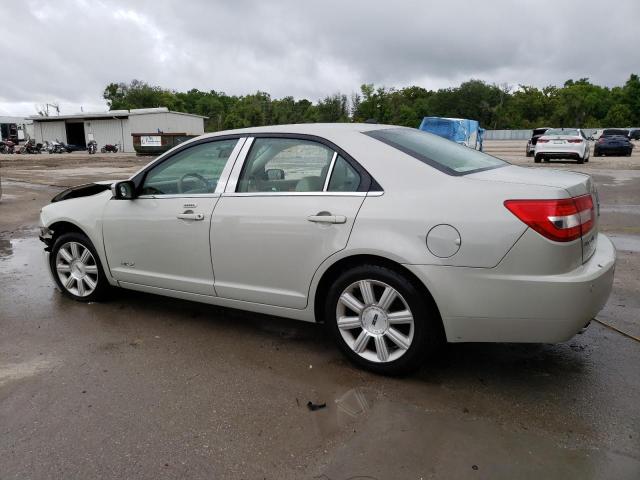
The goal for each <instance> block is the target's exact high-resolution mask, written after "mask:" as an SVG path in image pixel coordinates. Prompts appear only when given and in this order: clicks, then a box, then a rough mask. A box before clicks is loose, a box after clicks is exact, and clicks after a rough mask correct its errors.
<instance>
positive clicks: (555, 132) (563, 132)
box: [545, 128, 580, 137]
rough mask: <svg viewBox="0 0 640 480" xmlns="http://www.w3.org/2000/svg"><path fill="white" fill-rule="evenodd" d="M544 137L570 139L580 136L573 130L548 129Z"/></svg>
mask: <svg viewBox="0 0 640 480" xmlns="http://www.w3.org/2000/svg"><path fill="white" fill-rule="evenodd" d="M545 135H567V136H570V137H579V136H580V134H579V133H578V130H576V129H575V128H550V129H549V130H547V132H546V133H545Z"/></svg>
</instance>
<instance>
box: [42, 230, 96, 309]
mask: <svg viewBox="0 0 640 480" xmlns="http://www.w3.org/2000/svg"><path fill="white" fill-rule="evenodd" d="M49 267H50V268H51V273H52V275H53V278H54V280H55V282H56V284H57V285H58V287H59V288H60V290H61V291H62V293H63V294H65V295H66V296H68V297H69V298H72V299H74V300H77V301H80V302H92V301H96V300H100V299H102V298H104V297H105V295H106V293H107V292H108V290H109V283H108V282H107V279H106V278H105V274H104V270H103V269H102V264H101V263H100V258H99V257H98V254H97V253H96V250H95V248H94V246H93V244H92V243H91V240H89V238H87V236H86V235H83V234H81V233H65V234H63V235H61V236H60V237H58V239H57V240H56V241H55V242H54V244H53V247H52V248H51V253H50V255H49Z"/></svg>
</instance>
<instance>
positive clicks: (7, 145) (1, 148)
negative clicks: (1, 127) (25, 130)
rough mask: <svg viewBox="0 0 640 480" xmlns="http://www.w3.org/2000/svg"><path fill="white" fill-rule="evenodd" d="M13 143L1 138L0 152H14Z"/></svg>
mask: <svg viewBox="0 0 640 480" xmlns="http://www.w3.org/2000/svg"><path fill="white" fill-rule="evenodd" d="M15 145H16V144H15V143H13V142H12V141H11V140H2V141H0V153H8V154H11V153H14V152H15Z"/></svg>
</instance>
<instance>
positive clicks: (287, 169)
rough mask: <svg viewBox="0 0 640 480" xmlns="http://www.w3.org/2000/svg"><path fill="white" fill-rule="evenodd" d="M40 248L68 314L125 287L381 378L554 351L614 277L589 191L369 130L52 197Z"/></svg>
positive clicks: (329, 127)
mask: <svg viewBox="0 0 640 480" xmlns="http://www.w3.org/2000/svg"><path fill="white" fill-rule="evenodd" d="M41 238H42V240H43V241H44V242H45V243H46V245H47V246H46V252H47V256H48V264H49V266H50V269H51V273H52V275H53V279H54V280H55V282H56V284H57V286H58V287H59V289H60V290H61V291H62V292H63V293H64V294H65V295H67V296H68V297H71V298H73V299H75V300H80V301H94V300H98V299H100V298H103V297H104V295H105V294H106V293H107V292H108V291H109V290H112V289H113V287H122V288H128V289H132V290H137V291H141V292H150V293H155V294H159V295H166V296H170V297H176V298H182V299H188V300H193V301H198V302H205V303H210V304H215V305H221V306H225V307H232V308H239V309H243V310H248V311H252V312H260V313H265V314H272V315H279V316H283V317H289V318H293V319H298V320H304V321H309V322H320V323H325V324H326V325H327V327H328V328H329V330H330V331H331V332H332V335H333V336H334V337H335V340H336V342H337V344H338V346H339V347H340V348H341V350H342V351H343V352H344V353H345V354H346V355H347V356H348V357H349V358H350V359H351V360H353V361H354V362H355V363H357V364H359V365H360V366H362V367H364V368H367V369H370V370H373V371H375V372H379V373H385V374H398V373H402V372H406V371H408V370H411V369H414V368H416V367H417V366H419V365H420V363H421V362H422V361H423V359H424V358H425V356H426V355H429V354H432V353H434V352H435V351H437V347H438V345H439V344H441V343H442V342H444V341H448V342H561V341H565V340H567V339H569V338H571V337H572V336H573V335H574V334H575V333H576V332H578V331H580V330H581V329H582V328H583V327H585V326H586V325H587V324H588V323H589V321H590V320H591V319H592V318H593V317H594V315H596V314H597V313H598V311H599V310H600V309H601V308H602V307H603V305H604V304H605V302H606V300H607V298H608V296H609V293H610V291H611V285H612V282H613V272H614V265H615V249H614V247H613V246H612V244H611V242H610V241H609V239H608V238H607V237H605V236H604V235H602V234H599V233H598V205H597V195H596V192H595V187H594V185H593V182H592V180H591V178H590V177H589V176H588V175H582V174H578V173H569V172H556V171H552V170H548V169H545V170H544V171H541V170H533V169H526V168H520V167H516V166H512V165H510V164H508V163H506V162H504V161H503V160H500V159H497V158H495V157H492V156H489V155H486V154H484V153H481V152H478V151H475V150H472V149H469V148H466V147H463V146H459V145H456V144H455V143H453V142H450V141H448V140H444V139H441V138H439V137H437V136H434V135H431V134H429V133H426V132H421V131H418V130H415V129H410V128H399V127H394V126H384V125H371V124H314V125H284V126H274V127H261V128H251V129H244V130H234V131H227V132H218V133H215V134H208V135H204V136H201V137H199V138H196V139H193V140H191V141H189V142H186V143H184V144H181V145H179V146H177V147H175V148H174V149H172V150H170V151H169V152H167V153H166V154H164V155H162V156H161V157H159V158H158V159H156V160H155V161H153V162H152V163H150V164H149V165H147V166H146V167H144V168H143V169H142V170H141V171H139V172H138V173H137V174H135V175H134V176H133V177H131V178H130V179H129V180H125V181H121V182H116V183H113V182H99V183H96V184H90V185H84V186H80V187H76V188H72V189H69V190H67V191H65V192H63V193H61V194H60V195H58V196H57V197H56V198H54V199H53V202H52V203H51V204H50V205H47V206H46V207H44V208H43V210H42V214H41Z"/></svg>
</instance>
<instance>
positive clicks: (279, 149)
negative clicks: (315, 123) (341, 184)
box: [237, 138, 334, 192]
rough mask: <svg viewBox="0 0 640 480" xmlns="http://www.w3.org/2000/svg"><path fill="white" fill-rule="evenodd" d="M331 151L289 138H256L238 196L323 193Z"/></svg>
mask: <svg viewBox="0 0 640 480" xmlns="http://www.w3.org/2000/svg"><path fill="white" fill-rule="evenodd" d="M333 154H334V152H333V150H332V149H330V148H328V147H326V146H324V145H322V144H321V143H317V142H313V141H308V140H299V139H289V138H256V139H255V140H254V142H253V146H252V147H251V151H250V152H249V155H248V156H247V160H246V162H245V165H244V168H243V169H242V173H241V174H240V178H239V180H238V187H237V191H238V192H322V190H323V188H324V182H325V180H326V178H327V173H328V171H329V165H330V164H331V159H332V158H333Z"/></svg>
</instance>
